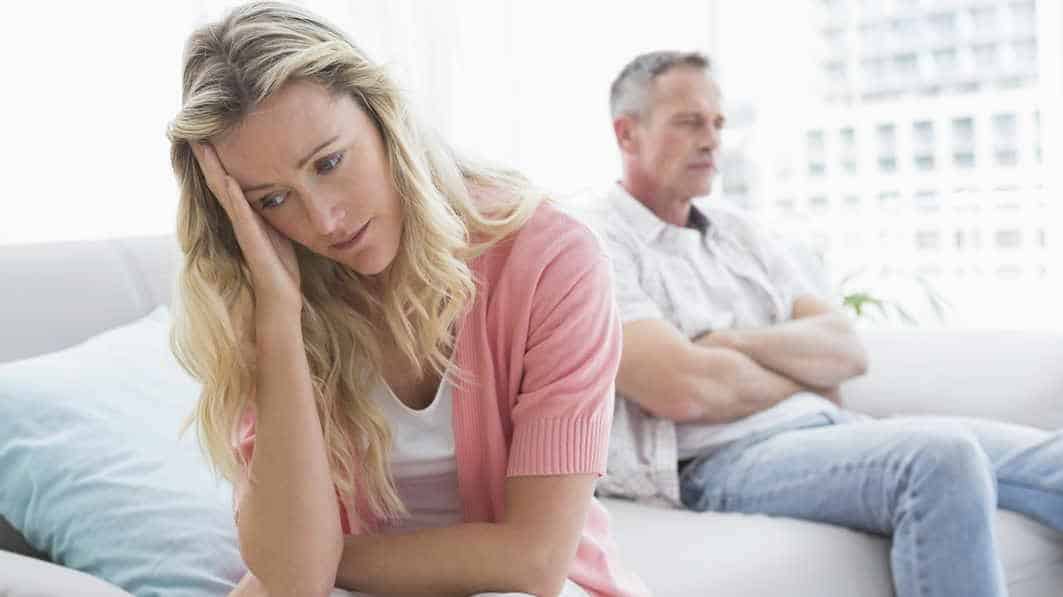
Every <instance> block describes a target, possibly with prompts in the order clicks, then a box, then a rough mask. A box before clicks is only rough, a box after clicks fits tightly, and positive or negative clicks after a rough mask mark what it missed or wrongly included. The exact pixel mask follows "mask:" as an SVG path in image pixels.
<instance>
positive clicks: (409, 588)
mask: <svg viewBox="0 0 1063 597" xmlns="http://www.w3.org/2000/svg"><path fill="white" fill-rule="evenodd" d="M521 535H527V533H518V532H516V531H515V530H514V529H513V528H510V527H507V526H506V525H504V524H492V523H467V524H459V525H455V526H451V527H446V528H440V529H425V530H418V531H413V532H408V533H401V534H375V535H357V536H349V537H347V538H346V539H345V542H344V547H343V557H342V558H341V559H340V564H339V570H338V574H337V576H336V586H337V587H340V588H343V589H348V590H353V591H359V592H364V593H372V594H378V593H380V594H396V593H397V594H402V595H470V594H475V593H483V592H520V593H528V594H531V595H540V594H544V592H548V591H549V589H546V588H545V587H546V586H550V585H551V584H552V582H553V581H552V580H551V579H549V578H547V577H548V576H549V575H548V574H546V573H544V571H542V570H540V568H541V566H540V563H539V562H537V561H536V558H535V556H534V553H535V550H533V549H528V548H524V549H522V548H521V545H522V544H523V543H525V542H526V540H527V537H526V536H523V537H522V536H521Z"/></svg>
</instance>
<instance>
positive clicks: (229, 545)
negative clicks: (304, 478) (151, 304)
mask: <svg viewBox="0 0 1063 597" xmlns="http://www.w3.org/2000/svg"><path fill="white" fill-rule="evenodd" d="M168 334H169V323H168V318H167V313H166V311H165V308H164V307H161V308H160V309H159V310H157V311H156V312H154V313H153V314H152V315H151V316H149V317H146V318H144V319H142V320H139V321H137V322H135V323H133V324H130V325H127V326H123V327H121V328H117V329H115V330H112V331H110V332H107V333H104V334H101V335H99V336H97V337H95V338H92V339H91V340H89V341H88V342H86V343H84V344H82V345H79V346H76V347H73V348H70V349H67V350H64V351H61V352H58V353H53V354H50V355H45V356H41V357H36V358H33V359H28V360H25V361H20V362H12V363H6V364H3V365H0V437H2V438H4V441H3V442H2V443H0V516H3V517H4V518H6V519H7V520H9V521H10V522H11V523H12V525H13V526H14V527H15V528H16V529H18V530H19V531H20V532H21V533H22V535H23V536H24V537H25V538H26V540H27V541H28V543H29V544H30V545H31V546H33V548H34V549H37V550H39V551H41V552H44V553H45V554H47V556H48V557H49V558H50V559H51V560H52V561H54V562H56V563H60V564H63V565H65V566H68V567H71V568H74V569H77V570H81V571H83V572H87V573H89V574H91V575H93V576H97V577H100V578H102V579H105V580H107V581H109V582H111V583H113V584H115V585H118V586H120V587H122V588H124V589H126V590H127V591H130V592H132V593H136V594H138V595H168V596H170V595H175V596H176V595H189V596H191V595H196V596H206V595H223V594H226V593H227V592H228V591H229V590H230V589H231V587H232V586H233V585H234V583H235V581H236V580H238V579H239V578H240V576H242V574H243V573H244V570H245V569H244V566H243V562H242V560H241V558H240V554H239V551H238V549H237V543H236V532H235V527H234V524H233V520H232V504H231V488H230V487H229V486H228V485H227V484H225V483H221V482H218V481H216V480H215V478H214V477H213V475H212V474H211V473H210V470H209V468H208V466H207V465H206V463H205V462H204V459H203V458H202V456H201V454H200V452H199V448H198V445H197V443H196V441H195V433H194V431H190V432H189V433H188V434H186V435H185V436H184V437H182V438H180V439H179V438H178V435H177V432H178V428H179V424H180V422H181V421H182V420H183V418H184V417H185V416H186V415H187V414H188V413H189V412H190V410H191V408H192V406H193V405H194V403H195V400H196V398H197V396H198V391H199V387H198V385H197V384H195V382H194V381H193V380H192V379H191V378H189V377H188V376H187V375H186V374H185V373H184V372H183V371H182V370H181V369H180V368H179V367H178V365H177V363H176V362H175V360H174V359H173V357H172V356H171V354H170V352H169V348H168Z"/></svg>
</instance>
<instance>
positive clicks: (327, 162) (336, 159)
mask: <svg viewBox="0 0 1063 597" xmlns="http://www.w3.org/2000/svg"><path fill="white" fill-rule="evenodd" d="M342 161H343V152H340V153H334V154H332V155H330V156H328V157H326V158H323V159H320V160H318V162H317V173H318V174H328V173H329V172H332V171H333V170H335V169H336V167H337V166H339V165H340V162H342Z"/></svg>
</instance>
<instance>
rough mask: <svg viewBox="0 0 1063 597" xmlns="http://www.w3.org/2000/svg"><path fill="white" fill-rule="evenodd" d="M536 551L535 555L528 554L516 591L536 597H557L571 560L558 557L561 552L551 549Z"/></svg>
mask: <svg viewBox="0 0 1063 597" xmlns="http://www.w3.org/2000/svg"><path fill="white" fill-rule="evenodd" d="M537 551H538V553H537V554H528V557H527V559H526V560H525V562H524V564H526V566H525V569H524V574H522V578H521V580H520V582H519V584H520V586H519V587H518V588H517V590H518V591H520V592H521V593H527V594H529V595H536V596H537V597H557V595H560V594H561V591H562V590H563V589H564V588H565V579H567V578H568V573H569V569H570V568H571V566H572V559H573V558H572V557H559V556H558V553H559V552H561V551H562V550H560V549H556V548H552V547H548V548H543V549H540V550H537Z"/></svg>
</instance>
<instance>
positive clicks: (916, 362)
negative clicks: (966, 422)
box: [842, 330, 1063, 429]
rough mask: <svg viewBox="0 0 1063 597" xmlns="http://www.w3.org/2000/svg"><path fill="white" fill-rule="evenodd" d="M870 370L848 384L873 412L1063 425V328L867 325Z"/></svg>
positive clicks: (855, 399) (849, 393)
mask: <svg viewBox="0 0 1063 597" xmlns="http://www.w3.org/2000/svg"><path fill="white" fill-rule="evenodd" d="M861 335H862V337H863V339H864V341H865V344H866V346H867V349H868V354H869V357H870V367H869V370H868V374H867V375H865V376H863V377H861V378H858V379H854V380H852V381H850V382H848V383H846V384H845V385H843V386H842V398H843V400H844V401H845V404H846V406H848V407H849V408H852V409H853V410H857V411H860V412H865V413H868V414H870V415H873V416H888V415H899V414H942V415H963V416H977V417H986V418H992V419H999V420H1003V421H1010V422H1013V423H1022V424H1026V425H1034V426H1037V427H1042V428H1045V429H1060V428H1063V334H1060V333H1053V332H1002V331H926V330H897V331H871V332H868V331H865V332H862V333H861Z"/></svg>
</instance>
